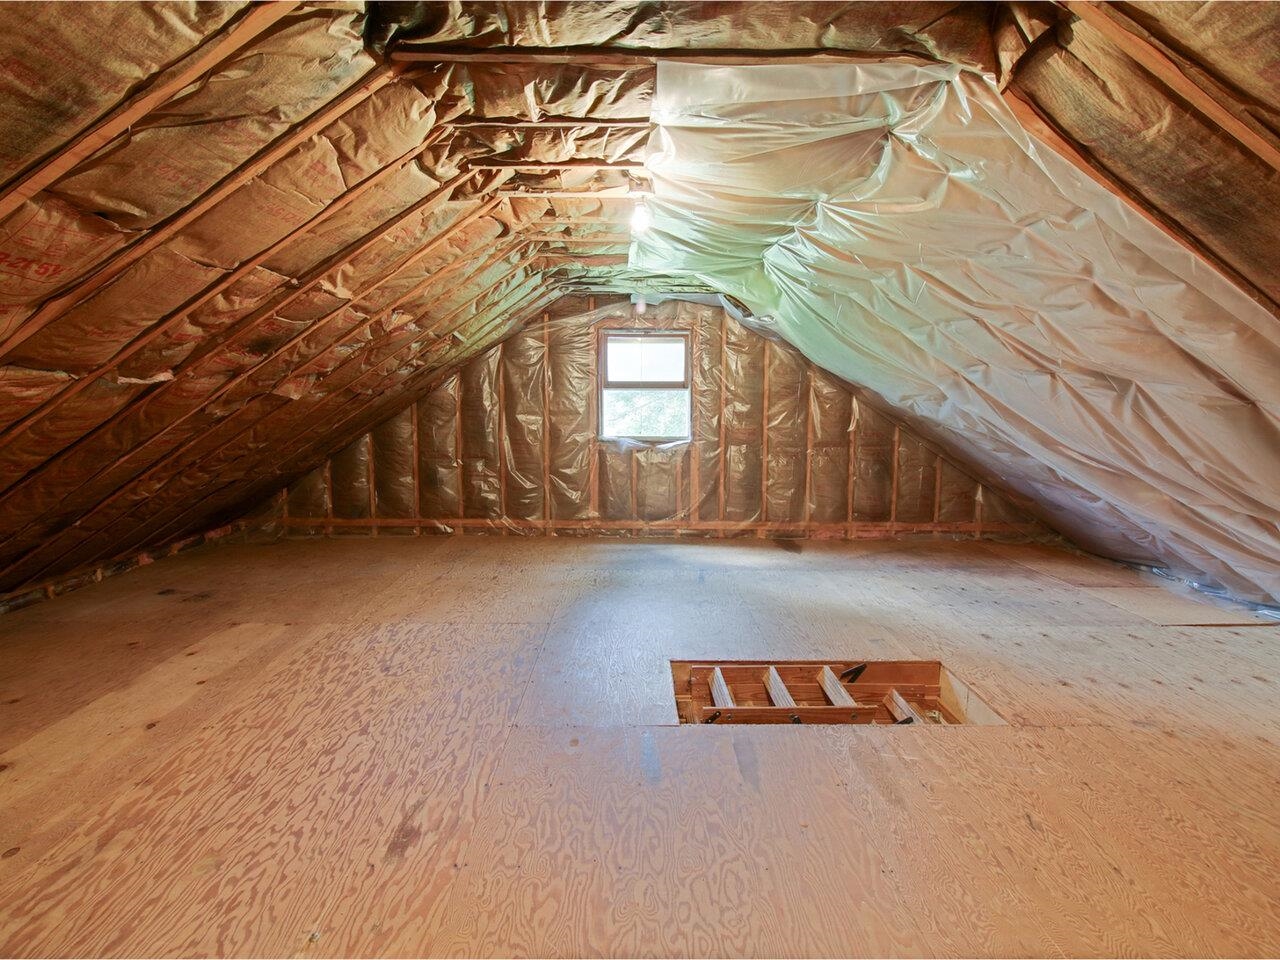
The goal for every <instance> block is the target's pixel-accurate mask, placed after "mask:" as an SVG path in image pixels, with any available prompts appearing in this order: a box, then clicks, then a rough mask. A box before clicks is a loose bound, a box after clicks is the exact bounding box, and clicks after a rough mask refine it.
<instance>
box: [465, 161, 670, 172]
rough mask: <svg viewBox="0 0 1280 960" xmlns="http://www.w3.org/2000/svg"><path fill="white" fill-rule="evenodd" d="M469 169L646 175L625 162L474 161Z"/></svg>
mask: <svg viewBox="0 0 1280 960" xmlns="http://www.w3.org/2000/svg"><path fill="white" fill-rule="evenodd" d="M471 167H472V168H473V169H475V170H518V171H521V172H526V171H527V172H531V173H541V172H554V171H556V170H622V171H625V172H627V173H648V170H647V169H646V167H645V165H644V164H643V163H641V162H638V161H634V162H633V161H626V160H615V161H607V160H561V161H555V162H543V161H534V160H512V161H503V160H476V161H472V163H471Z"/></svg>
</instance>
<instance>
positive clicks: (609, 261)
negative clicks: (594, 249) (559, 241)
mask: <svg viewBox="0 0 1280 960" xmlns="http://www.w3.org/2000/svg"><path fill="white" fill-rule="evenodd" d="M539 259H541V260H542V261H544V262H545V263H548V264H551V265H557V266H575V267H622V266H626V264H627V257H625V256H623V255H621V254H619V255H613V254H606V253H592V254H584V255H583V256H579V257H571V256H568V255H563V256H562V255H558V254H550V253H544V254H543V255H542V256H541V257H540V258H539Z"/></svg>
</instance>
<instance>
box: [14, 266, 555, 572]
mask: <svg viewBox="0 0 1280 960" xmlns="http://www.w3.org/2000/svg"><path fill="white" fill-rule="evenodd" d="M525 262H526V263H527V261H525ZM521 266H523V264H518V265H517V266H516V267H515V268H513V269H512V270H511V271H509V272H508V273H507V274H505V275H504V277H503V278H501V279H500V280H498V281H496V282H495V283H494V284H491V285H490V286H489V287H488V288H486V289H485V290H484V291H483V292H482V293H481V294H479V295H478V296H477V297H475V298H473V300H472V301H469V302H471V303H473V302H474V301H475V300H478V299H480V298H481V297H483V296H485V295H487V294H488V293H490V292H491V291H492V290H493V289H494V288H496V287H497V286H498V285H499V284H500V283H502V282H505V280H506V279H509V278H510V277H511V276H514V275H515V273H516V272H518V270H519V269H520V267H521ZM530 293H536V290H535V291H531V292H530ZM527 296H528V294H526V295H525V296H524V297H522V298H521V300H523V299H527ZM520 302H521V301H520V300H518V301H517V304H516V305H515V307H514V308H506V309H509V310H513V311H514V310H515V309H519V308H520ZM466 305H467V304H465V303H464V304H463V306H464V307H465V306H466ZM504 307H505V304H504V303H500V304H498V305H495V306H494V307H490V308H488V309H501V308H504ZM455 312H456V311H455ZM434 342H435V341H433V343H434ZM413 347H417V348H418V350H415V351H414V353H411V354H410V356H409V357H408V358H406V360H404V361H401V362H400V363H399V364H397V366H396V368H395V370H393V371H392V372H390V373H388V374H385V375H384V380H383V381H382V382H381V383H380V384H378V385H375V386H374V387H373V388H371V389H370V390H369V391H367V392H366V393H357V394H356V396H354V397H344V396H343V392H342V391H343V390H347V391H349V390H351V389H352V386H353V384H348V385H347V386H346V387H345V388H340V389H339V390H337V391H334V392H333V393H330V394H327V395H325V396H322V397H319V398H318V403H319V404H321V405H322V406H327V405H328V401H332V400H334V399H335V398H340V399H342V402H341V403H339V404H337V408H336V409H335V410H334V411H333V412H334V415H335V417H338V418H339V419H337V420H336V421H335V420H334V419H332V418H331V419H329V420H321V419H319V418H317V420H316V421H315V422H313V423H312V424H311V425H310V426H309V427H308V429H307V430H306V431H305V432H304V433H303V434H302V435H300V436H299V437H298V438H295V439H297V440H299V441H300V444H295V446H296V447H298V453H297V454H287V455H286V456H290V457H292V458H293V459H296V457H297V456H299V455H305V454H306V452H307V448H306V447H305V446H303V445H304V444H306V443H307V442H308V440H309V438H310V437H311V435H312V434H315V433H317V432H319V435H320V438H321V439H323V438H325V437H329V436H332V435H333V434H334V433H335V432H336V431H338V430H340V429H341V427H342V424H343V423H345V422H346V420H348V419H350V417H351V416H352V415H358V414H359V411H360V410H362V409H364V408H366V407H367V406H368V405H369V404H372V403H378V402H380V401H382V400H383V399H384V395H385V388H384V384H387V383H392V382H394V378H395V376H396V373H397V372H398V371H399V370H400V369H402V368H403V365H404V363H406V362H409V361H410V360H411V359H412V358H413V355H414V354H415V353H417V352H420V350H421V344H420V343H410V344H408V345H407V346H406V347H404V348H402V349H400V350H399V351H398V353H397V356H398V355H399V354H402V353H405V352H406V351H407V350H410V348H413ZM385 363H386V361H385V360H384V361H382V362H381V363H376V364H374V365H373V366H372V367H370V368H369V370H366V371H364V372H363V373H362V374H360V376H359V377H358V378H357V380H356V381H354V382H353V383H359V382H360V381H361V380H363V379H364V378H365V377H367V376H369V375H370V374H374V373H377V372H378V371H379V370H380V368H381V366H382V365H383V364H385ZM334 372H336V371H334ZM424 372H427V371H424ZM429 372H430V373H433V374H434V373H436V372H437V371H434V370H433V371H429ZM331 375H332V374H331ZM413 376H417V374H412V375H411V377H413ZM348 405H354V406H355V407H356V409H355V410H354V411H352V413H351V414H343V412H342V411H343V409H344V408H345V407H346V406H348ZM287 409H290V407H289V405H285V406H282V407H278V408H276V411H283V410H287ZM276 411H272V413H275V412H276ZM268 416H270V414H269V415H268ZM265 419H266V418H263V420H265ZM261 422H262V421H261V420H259V421H257V422H255V423H254V424H251V425H249V426H248V427H246V428H245V430H243V431H241V432H240V433H238V434H237V436H240V435H241V434H243V433H245V432H248V431H250V430H253V429H255V428H256V426H257V425H258V424H259V423H261ZM229 442H230V441H228V443H229ZM225 446H226V444H224V445H222V446H220V447H219V448H217V449H215V450H214V451H210V452H209V453H208V454H207V455H206V456H202V458H201V459H200V460H199V461H197V463H200V462H203V461H204V460H206V459H208V458H209V457H213V456H216V455H217V453H218V452H219V451H220V450H222V449H223V448H224V447H225ZM342 446H345V444H342ZM339 448H340V447H339ZM269 456H271V457H278V456H279V451H278V450H273V451H272V453H271V454H269ZM259 460H260V462H261V458H259ZM282 462H283V461H282ZM182 475H183V474H181V473H178V474H175V475H174V476H172V477H170V478H169V480H167V481H165V483H164V486H168V484H170V483H172V482H174V481H176V480H180V479H181V477H182ZM257 482H260V481H257V480H255V481H254V483H257ZM242 483H243V481H242V480H233V481H231V482H230V483H228V484H226V485H224V487H223V488H220V490H219V491H215V492H214V494H213V495H212V496H217V495H218V494H219V493H221V492H223V491H225V490H226V488H227V487H234V486H235V485H237V484H242ZM161 489H163V487H162V488H161ZM157 493H158V492H157ZM152 503H153V497H150V496H149V497H148V498H146V499H144V500H142V501H140V502H139V503H138V504H136V505H134V507H133V508H132V509H137V508H138V507H141V506H147V505H150V504H152ZM132 509H131V511H130V513H129V514H125V515H122V516H121V517H118V518H116V519H115V520H113V521H111V522H110V524H109V525H108V527H106V528H103V530H101V531H97V532H96V533H95V534H94V536H99V535H102V534H104V533H106V532H107V531H109V529H110V526H111V525H114V524H115V523H118V522H120V521H121V520H124V519H127V518H128V517H129V516H130V515H131V513H132ZM175 509H177V510H178V511H179V514H178V516H177V517H175V518H174V519H173V520H164V517H165V516H166V514H168V513H172V511H173V510H175ZM205 509H207V500H203V501H201V502H198V503H196V504H190V503H178V504H176V505H173V506H169V507H165V508H162V509H161V512H160V514H159V515H158V516H159V518H160V521H159V522H162V523H164V524H165V525H164V526H163V527H161V528H160V530H159V532H158V533H153V532H152V527H151V526H150V524H153V523H155V522H156V521H155V519H154V518H153V519H152V520H148V521H145V522H144V527H143V528H142V529H141V530H139V531H136V532H135V534H134V536H133V538H132V539H131V541H130V542H129V543H128V545H126V546H125V547H123V552H127V551H128V550H130V549H132V545H133V542H134V541H137V542H141V541H143V540H149V539H152V538H153V537H155V536H159V537H161V538H163V537H165V536H167V535H168V534H167V531H168V530H170V529H173V528H174V527H175V526H179V525H180V524H182V523H183V522H185V520H184V518H185V517H186V515H188V514H190V513H192V512H196V511H201V510H205ZM83 542H84V541H82V542H81V543H77V544H75V545H73V546H72V547H70V548H69V549H68V550H67V551H66V552H65V553H64V554H63V556H65V555H66V553H69V552H70V551H72V550H75V549H78V548H79V547H80V546H82V545H83ZM106 552H107V553H110V554H111V555H115V553H116V552H117V551H116V549H115V547H111V548H108V550H107V551H106ZM103 555H104V553H99V554H96V555H95V559H97V558H98V557H101V556H103ZM59 559H61V557H59V558H55V559H54V560H52V561H50V564H56V563H57V562H58V560H59ZM47 568H48V565H46V567H45V568H42V570H43V569H47ZM39 576H40V573H39V572H37V573H35V574H33V575H32V577H31V578H30V579H35V578H38V577H39Z"/></svg>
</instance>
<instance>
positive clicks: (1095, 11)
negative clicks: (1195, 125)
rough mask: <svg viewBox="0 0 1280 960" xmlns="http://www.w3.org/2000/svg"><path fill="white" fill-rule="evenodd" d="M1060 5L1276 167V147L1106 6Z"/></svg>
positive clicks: (1077, 1)
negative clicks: (1119, 19)
mask: <svg viewBox="0 0 1280 960" xmlns="http://www.w3.org/2000/svg"><path fill="white" fill-rule="evenodd" d="M1063 6H1065V7H1066V8H1067V9H1068V10H1069V11H1071V13H1073V14H1074V15H1075V16H1077V17H1079V18H1080V19H1081V20H1083V21H1084V22H1085V23H1087V24H1088V25H1089V26H1091V27H1093V28H1094V29H1095V30H1097V31H1098V32H1099V33H1101V34H1102V35H1103V36H1104V37H1106V38H1107V39H1108V40H1109V41H1111V42H1112V43H1113V44H1115V45H1116V46H1117V47H1118V48H1119V49H1121V50H1123V51H1124V52H1125V54H1126V55H1127V56H1128V57H1129V58H1130V59H1131V60H1133V61H1134V62H1135V63H1137V64H1138V65H1139V66H1141V67H1142V68H1143V69H1144V70H1146V71H1147V72H1148V73H1150V74H1151V75H1152V76H1153V77H1155V78H1156V79H1157V80H1159V81H1160V82H1161V83H1162V84H1164V85H1165V86H1166V87H1168V88H1169V89H1170V90H1172V91H1173V92H1174V93H1176V94H1177V95H1178V96H1179V97H1181V98H1182V99H1183V100H1185V101H1186V102H1187V103H1188V104H1190V105H1191V106H1192V107H1194V108H1195V109H1196V110H1198V111H1199V112H1200V113H1201V114H1203V115H1204V116H1205V117H1206V118H1207V119H1209V120H1211V121H1213V123H1215V124H1217V126H1218V127H1219V128H1220V129H1221V130H1222V131H1223V132H1224V133H1226V134H1228V135H1229V136H1231V137H1233V138H1234V139H1235V140H1236V142H1237V143H1239V144H1240V145H1241V146H1242V147H1244V148H1245V149H1246V150H1249V151H1250V152H1251V153H1253V154H1254V155H1256V156H1257V157H1258V158H1259V159H1261V160H1262V161H1263V162H1265V163H1266V164H1268V165H1269V166H1270V167H1271V169H1273V170H1280V147H1277V146H1276V145H1275V144H1274V143H1272V142H1271V141H1270V140H1268V139H1267V138H1266V137H1264V136H1262V135H1261V134H1259V133H1258V132H1257V131H1255V130H1254V129H1253V128H1252V127H1250V126H1249V125H1248V124H1247V123H1245V122H1244V121H1243V120H1241V119H1240V118H1239V117H1238V116H1236V114H1234V113H1232V112H1231V111H1230V110H1228V109H1227V108H1226V107H1224V106H1223V105H1222V104H1221V103H1219V102H1218V101H1217V99H1215V98H1214V96H1213V95H1212V94H1211V93H1209V92H1208V91H1207V90H1205V89H1204V88H1203V87H1201V86H1200V85H1199V84H1197V83H1196V82H1195V81H1194V80H1192V79H1191V78H1190V77H1188V76H1187V74H1186V73H1184V72H1183V70H1182V68H1181V67H1179V66H1178V64H1177V63H1176V62H1174V60H1172V59H1171V58H1170V57H1169V56H1168V55H1166V54H1165V53H1164V52H1163V51H1162V50H1160V49H1159V48H1158V47H1156V46H1155V45H1154V44H1153V43H1151V42H1150V41H1149V40H1147V39H1146V38H1145V37H1143V36H1141V35H1139V34H1138V33H1136V32H1135V31H1134V30H1131V29H1129V28H1128V27H1127V26H1125V25H1124V24H1122V23H1121V22H1119V21H1118V20H1117V19H1116V18H1115V16H1113V15H1112V13H1111V12H1110V11H1109V9H1108V10H1104V9H1103V6H1104V5H1103V4H1099V3H1094V2H1090V0H1065V2H1064V3H1063ZM1106 6H1108V7H1109V6H1110V5H1109V4H1108V5H1106Z"/></svg>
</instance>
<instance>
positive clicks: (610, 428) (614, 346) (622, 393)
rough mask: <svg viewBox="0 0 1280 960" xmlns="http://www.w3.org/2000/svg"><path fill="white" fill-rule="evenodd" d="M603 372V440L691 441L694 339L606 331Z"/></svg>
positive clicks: (602, 348) (672, 333)
mask: <svg viewBox="0 0 1280 960" xmlns="http://www.w3.org/2000/svg"><path fill="white" fill-rule="evenodd" d="M600 371H601V373H600V436H601V437H606V438H627V439H632V440H687V439H688V438H689V424H690V408H691V406H692V404H691V402H690V398H689V334H687V333H684V332H681V331H671V330H654V331H649V330H625V331H624V330H609V331H605V332H604V333H603V334H602V335H601V340H600Z"/></svg>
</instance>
